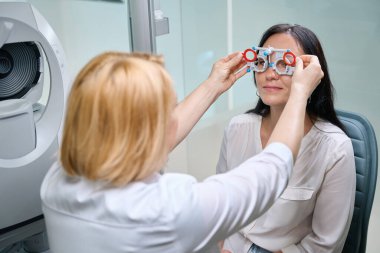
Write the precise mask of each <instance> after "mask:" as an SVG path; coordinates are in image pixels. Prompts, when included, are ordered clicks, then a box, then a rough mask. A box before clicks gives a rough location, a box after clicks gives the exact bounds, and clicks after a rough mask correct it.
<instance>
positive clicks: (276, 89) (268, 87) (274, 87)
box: [263, 86, 282, 92]
mask: <svg viewBox="0 0 380 253" xmlns="http://www.w3.org/2000/svg"><path fill="white" fill-rule="evenodd" d="M263 89H264V90H266V91H269V92H276V91H279V90H282V88H280V87H276V86H264V87H263Z"/></svg>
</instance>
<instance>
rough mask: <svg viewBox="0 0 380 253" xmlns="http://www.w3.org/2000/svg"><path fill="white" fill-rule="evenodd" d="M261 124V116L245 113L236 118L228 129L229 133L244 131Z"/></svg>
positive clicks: (231, 121)
mask: <svg viewBox="0 0 380 253" xmlns="http://www.w3.org/2000/svg"><path fill="white" fill-rule="evenodd" d="M260 122H261V116H260V115H257V114H253V113H244V114H240V115H237V116H234V117H233V118H232V119H231V120H230V122H229V124H228V126H227V127H226V130H227V131H229V132H230V131H234V130H238V131H244V129H250V128H252V127H253V126H255V125H257V124H258V123H260Z"/></svg>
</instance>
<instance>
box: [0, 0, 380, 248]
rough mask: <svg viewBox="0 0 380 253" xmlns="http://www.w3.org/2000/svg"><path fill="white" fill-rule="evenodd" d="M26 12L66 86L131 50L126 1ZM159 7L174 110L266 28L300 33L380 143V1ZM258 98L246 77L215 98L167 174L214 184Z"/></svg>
mask: <svg viewBox="0 0 380 253" xmlns="http://www.w3.org/2000/svg"><path fill="white" fill-rule="evenodd" d="M1 1H2V2H5V1H4V0H1ZM8 2H9V0H8ZM18 2H20V1H18ZM28 2H30V3H32V4H33V5H34V6H35V7H36V8H37V9H38V10H39V11H40V12H41V14H42V15H43V16H44V17H45V18H46V19H47V21H48V22H49V23H50V25H51V26H52V27H53V29H54V30H55V31H56V33H57V35H58V37H59V39H60V40H61V43H62V44H63V47H64V50H65V55H66V61H67V64H68V68H69V74H70V78H71V80H73V79H74V77H75V75H76V74H77V73H78V71H79V70H80V68H81V67H82V66H83V65H84V64H85V63H86V62H87V61H88V60H90V59H91V58H92V57H94V56H95V55H97V54H99V53H101V52H104V51H110V50H122V51H130V50H131V37H130V26H129V15H128V11H129V10H128V2H127V0H125V1H122V0H121V1H120V0H115V1H112V0H108V1H106V0H104V1H100V0H92V1H91V0H29V1H28ZM160 5H161V10H162V11H163V13H164V16H166V17H168V18H169V22H170V25H169V26H170V29H169V30H170V32H169V34H166V35H162V36H159V37H157V41H156V42H157V53H159V54H163V55H164V56H165V60H166V67H167V69H168V71H169V72H170V74H171V75H172V77H173V79H174V85H175V89H176V91H177V95H178V100H182V99H183V98H184V97H185V96H186V95H187V94H189V93H190V92H191V91H192V90H193V89H194V88H195V87H197V86H198V85H199V84H200V83H201V82H202V81H203V80H205V79H206V78H207V76H208V73H209V72H210V70H211V67H212V64H213V63H214V62H215V61H216V60H218V59H219V58H221V57H223V56H225V55H226V54H228V53H231V52H234V51H243V50H245V49H246V48H249V47H251V46H253V45H257V44H258V43H259V39H260V37H261V35H262V33H263V32H264V31H265V30H266V29H267V28H269V27H270V26H272V25H274V24H277V23H292V24H300V25H303V26H306V27H308V28H310V29H311V30H312V31H314V32H315V33H316V34H317V36H318V37H319V39H320V41H321V43H322V46H323V49H324V52H325V55H326V58H327V62H328V66H329V70H330V75H331V78H332V81H333V84H334V86H335V89H336V107H337V108H338V109H343V110H348V111H353V112H357V113H360V114H362V115H364V116H366V117H367V118H368V119H369V121H370V122H371V123H372V124H373V126H374V128H375V132H376V134H377V138H378V140H379V139H380V113H379V109H378V108H379V107H380V101H379V97H380V81H379V78H378V74H379V73H378V71H379V70H378V68H379V66H378V65H377V64H378V61H379V59H380V50H379V49H378V46H379V41H380V1H378V0H361V1H357V0H329V1H326V0H325V1H323V0H309V1H304V0H267V1H252V0H251V1H249V0H161V1H160ZM255 92H256V89H255V86H254V84H253V81H252V75H246V76H245V77H244V78H242V79H241V80H239V81H238V82H237V83H236V85H235V86H234V87H233V88H232V89H231V90H230V91H229V92H227V93H226V94H224V95H223V96H222V97H220V98H219V100H218V101H217V102H216V103H215V104H214V105H213V106H212V107H211V108H210V109H209V111H208V112H207V113H206V114H205V115H204V117H203V118H202V119H201V121H200V123H199V124H198V125H197V126H196V127H195V129H194V130H193V131H192V133H191V134H190V135H189V136H188V138H187V139H186V140H185V141H184V142H183V143H182V144H181V145H179V146H178V147H177V148H176V149H175V150H174V152H173V153H172V154H171V156H170V159H169V161H168V164H167V168H166V169H167V171H171V172H179V173H189V174H192V175H194V176H195V177H196V178H198V179H199V180H202V179H204V178H205V177H207V176H209V175H212V174H215V167H216V163H217V160H218V156H219V148H220V144H221V141H222V136H223V131H224V128H225V126H226V125H227V123H228V121H229V119H230V118H231V117H232V116H234V115H237V114H240V113H244V112H245V111H247V110H248V109H250V108H252V107H253V105H254V104H255V103H256V101H257V97H256V94H255ZM379 191H380V187H379V186H378V187H377V193H376V195H375V201H374V206H373V209H372V214H371V219H370V226H369V234H368V242H367V252H370V253H377V252H378V251H379V248H380V243H379V242H378V241H377V238H378V236H376V234H379V233H380V195H379Z"/></svg>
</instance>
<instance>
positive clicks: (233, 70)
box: [207, 52, 247, 94]
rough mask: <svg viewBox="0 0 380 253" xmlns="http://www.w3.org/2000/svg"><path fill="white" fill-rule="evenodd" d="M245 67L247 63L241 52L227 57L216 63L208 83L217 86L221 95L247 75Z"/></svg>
mask: <svg viewBox="0 0 380 253" xmlns="http://www.w3.org/2000/svg"><path fill="white" fill-rule="evenodd" d="M244 65H246V62H245V61H244V59H243V56H242V54H241V52H235V53H232V54H230V55H227V56H226V57H224V58H222V59H220V60H218V61H217V62H215V63H214V65H213V67H212V70H211V73H210V75H209V77H208V80H207V81H209V84H210V85H212V86H216V85H217V86H218V88H219V92H220V94H221V93H223V92H225V91H226V90H228V89H229V88H230V87H231V86H232V85H233V84H234V83H235V82H236V80H238V79H239V78H240V77H242V76H244V75H245V74H246V73H247V71H246V70H247V69H246V68H243V67H244ZM242 68H243V69H242ZM239 70H240V71H239Z"/></svg>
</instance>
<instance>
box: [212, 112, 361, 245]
mask: <svg viewBox="0 0 380 253" xmlns="http://www.w3.org/2000/svg"><path fill="white" fill-rule="evenodd" d="M261 120H262V117H261V116H259V115H256V114H243V115H239V116H236V117H234V118H233V119H232V120H231V122H230V124H229V126H228V127H227V128H226V131H225V136H224V139H223V144H222V147H221V152H220V158H219V162H218V165H217V172H218V173H223V172H227V171H230V170H232V169H233V168H235V167H236V166H238V165H239V164H241V163H242V162H244V161H245V160H247V159H248V158H249V157H251V156H253V155H255V154H258V153H259V152H261V151H262V144H261V138H260V127H261ZM355 180H356V172H355V161H354V154H353V149H352V143H351V140H350V139H349V138H348V137H347V136H346V135H345V134H344V133H343V132H342V131H341V130H340V129H339V128H338V127H336V126H334V125H332V124H331V123H328V122H324V121H317V122H316V123H315V125H314V126H313V127H312V128H311V130H310V131H309V132H308V133H307V134H306V136H305V137H304V138H303V140H302V143H301V148H300V152H299V154H298V157H297V159H296V162H295V165H294V169H293V174H292V176H291V178H290V181H289V185H288V187H287V188H286V189H285V191H284V192H283V194H282V195H281V197H280V198H279V199H278V200H277V201H276V202H275V204H274V205H273V206H272V207H271V208H270V209H269V210H268V211H267V212H266V213H265V214H263V215H262V216H261V217H259V218H258V219H256V220H255V221H254V222H252V223H251V224H250V225H248V226H246V227H245V228H244V229H242V230H240V231H239V232H238V233H236V234H234V235H232V236H231V237H230V238H229V239H228V240H226V241H225V248H226V249H229V250H231V251H232V252H233V253H246V252H247V251H248V249H249V247H250V246H251V244H252V242H254V243H255V244H257V245H259V246H261V247H262V248H265V249H267V250H270V251H277V250H282V251H283V252H284V253H286V252H313V253H315V252H326V253H327V252H341V251H342V249H343V246H344V242H345V239H346V236H347V234H348V230H349V227H350V222H351V218H352V214H353V209H354V199H355V187H356V181H355Z"/></svg>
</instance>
